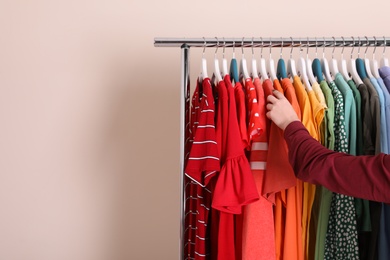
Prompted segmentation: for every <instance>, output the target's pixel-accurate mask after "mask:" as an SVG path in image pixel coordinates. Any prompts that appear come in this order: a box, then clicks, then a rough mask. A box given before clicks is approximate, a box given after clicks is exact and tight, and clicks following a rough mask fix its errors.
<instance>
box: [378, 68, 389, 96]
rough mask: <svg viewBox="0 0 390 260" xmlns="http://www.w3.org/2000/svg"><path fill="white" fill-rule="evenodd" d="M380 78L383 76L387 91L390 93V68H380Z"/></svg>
mask: <svg viewBox="0 0 390 260" xmlns="http://www.w3.org/2000/svg"><path fill="white" fill-rule="evenodd" d="M379 76H381V78H382V79H383V82H384V83H385V86H386V88H387V90H388V91H389V92H390V67H387V66H383V67H382V68H379Z"/></svg>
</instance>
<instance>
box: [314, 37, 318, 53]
mask: <svg viewBox="0 0 390 260" xmlns="http://www.w3.org/2000/svg"><path fill="white" fill-rule="evenodd" d="M315 40H316V58H317V57H318V52H317V48H318V42H317V37H315Z"/></svg>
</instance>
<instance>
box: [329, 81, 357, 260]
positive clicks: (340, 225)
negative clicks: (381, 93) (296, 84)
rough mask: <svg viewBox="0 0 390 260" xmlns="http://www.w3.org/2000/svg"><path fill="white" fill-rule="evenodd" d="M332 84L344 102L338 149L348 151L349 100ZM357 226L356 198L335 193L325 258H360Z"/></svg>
mask: <svg viewBox="0 0 390 260" xmlns="http://www.w3.org/2000/svg"><path fill="white" fill-rule="evenodd" d="M337 75H340V74H337ZM337 75H336V76H337ZM340 76H341V75H340ZM329 87H330V88H331V89H332V92H333V93H335V95H334V96H333V97H334V101H335V103H337V104H340V105H339V106H338V109H337V110H336V111H335V133H336V139H335V151H337V152H342V153H348V150H349V149H348V148H349V146H348V138H347V128H346V127H345V125H346V124H345V119H344V118H345V117H344V116H345V112H344V104H345V101H344V99H343V96H342V94H341V93H342V92H341V91H339V89H338V88H337V86H336V85H335V84H334V83H333V82H330V83H329ZM351 95H352V92H351ZM356 225H357V222H356V211H355V204H354V199H353V198H352V197H349V196H345V195H342V194H339V193H333V196H332V202H331V206H330V213H329V222H328V229H327V232H326V238H325V255H324V259H359V250H358V247H357V246H356V245H357V244H358V236H357V229H356Z"/></svg>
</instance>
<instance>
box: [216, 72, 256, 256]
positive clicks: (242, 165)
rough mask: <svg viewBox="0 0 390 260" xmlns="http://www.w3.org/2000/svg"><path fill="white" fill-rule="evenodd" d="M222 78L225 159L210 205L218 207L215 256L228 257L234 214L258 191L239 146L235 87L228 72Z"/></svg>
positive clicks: (232, 246)
mask: <svg viewBox="0 0 390 260" xmlns="http://www.w3.org/2000/svg"><path fill="white" fill-rule="evenodd" d="M224 82H225V84H226V88H227V92H228V97H229V112H228V113H229V115H228V122H229V123H228V124H229V128H228V132H227V144H226V161H225V163H224V165H223V166H222V168H221V171H220V173H219V176H218V180H217V182H216V185H215V190H214V196H213V202H212V207H213V208H215V209H218V210H219V211H220V219H219V235H218V259H223V260H229V259H235V256H236V249H235V244H236V240H235V231H236V230H235V224H234V215H233V214H241V213H242V206H244V205H247V204H250V203H252V202H255V201H257V200H258V199H259V195H258V192H257V189H256V185H255V182H254V179H253V175H252V172H251V169H250V165H249V162H248V160H247V158H246V157H245V154H244V150H243V148H242V142H241V140H242V139H241V134H240V127H239V125H238V120H237V108H236V102H235V95H234V88H233V86H232V84H231V81H230V77H229V76H228V75H226V76H225V78H224ZM236 84H240V83H239V82H237V83H236Z"/></svg>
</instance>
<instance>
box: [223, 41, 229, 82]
mask: <svg viewBox="0 0 390 260" xmlns="http://www.w3.org/2000/svg"><path fill="white" fill-rule="evenodd" d="M225 47H226V42H225V38H223V53H222V73H223V76H224V77H225V76H226V75H229V70H228V66H227V60H226V58H225Z"/></svg>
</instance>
